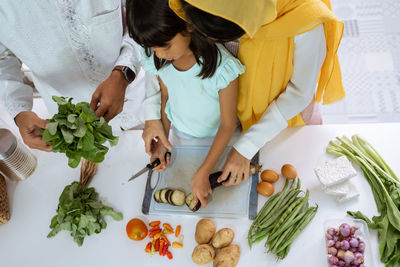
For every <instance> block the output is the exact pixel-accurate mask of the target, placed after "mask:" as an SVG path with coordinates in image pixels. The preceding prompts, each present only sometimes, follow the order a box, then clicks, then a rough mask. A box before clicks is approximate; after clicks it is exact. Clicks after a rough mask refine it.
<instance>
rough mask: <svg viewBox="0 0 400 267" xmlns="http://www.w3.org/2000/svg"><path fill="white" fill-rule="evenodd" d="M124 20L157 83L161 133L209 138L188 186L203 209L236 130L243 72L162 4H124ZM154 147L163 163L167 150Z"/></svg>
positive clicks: (132, 0) (142, 0)
mask: <svg viewBox="0 0 400 267" xmlns="http://www.w3.org/2000/svg"><path fill="white" fill-rule="evenodd" d="M126 20H127V26H128V32H129V35H130V36H131V37H132V38H133V39H134V40H135V41H136V42H137V43H138V44H139V45H141V46H142V47H143V48H144V49H143V52H144V54H145V56H144V57H143V58H144V59H143V60H144V62H143V68H144V70H145V71H146V72H150V73H152V74H154V75H157V76H158V78H159V83H160V88H161V120H162V123H163V126H164V129H165V131H166V133H168V132H169V130H170V126H171V124H172V125H173V127H174V129H175V130H176V132H177V133H178V135H179V134H181V135H184V136H190V137H194V138H202V137H207V136H215V137H214V141H213V143H212V146H211V148H210V151H209V153H208V155H207V157H206V159H205V160H204V162H203V164H202V165H201V167H200V168H199V169H198V170H197V172H196V174H195V176H194V177H193V180H192V193H193V195H194V198H195V199H194V200H195V201H196V200H200V201H201V203H202V205H203V206H205V205H206V198H207V195H208V194H209V193H210V192H211V188H210V184H209V180H208V176H209V174H210V173H211V172H212V170H213V168H214V166H215V164H216V163H217V161H218V159H219V158H220V156H221V155H222V153H223V151H224V150H225V148H226V146H227V145H228V143H229V141H230V139H231V138H232V135H233V133H234V131H235V128H236V118H237V117H236V111H237V92H238V76H239V75H240V74H242V73H243V72H244V70H245V68H244V66H243V65H242V64H241V63H240V61H239V60H238V59H236V58H235V57H233V56H232V55H231V54H229V52H228V51H227V50H226V49H225V48H224V47H223V45H221V44H218V43H215V42H213V41H210V40H208V39H207V38H206V37H205V36H202V35H201V34H199V33H198V32H197V31H193V30H192V29H190V28H189V27H188V25H187V24H186V22H185V21H184V20H182V19H180V18H179V17H178V16H177V15H176V14H175V13H174V12H173V11H172V10H171V9H170V8H169V6H168V0H152V1H149V0H127V1H126ZM154 145H155V149H154V150H153V151H152V157H151V160H154V159H155V158H160V160H161V161H163V158H164V154H165V152H166V151H167V149H166V148H165V147H164V146H163V145H162V144H161V142H158V143H155V144H154ZM168 163H169V159H167V161H166V164H161V165H160V167H159V168H157V169H156V170H158V171H163V170H164V169H165V167H166V165H168Z"/></svg>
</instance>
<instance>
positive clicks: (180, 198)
mask: <svg viewBox="0 0 400 267" xmlns="http://www.w3.org/2000/svg"><path fill="white" fill-rule="evenodd" d="M170 199H171V202H172V204H173V205H175V206H183V205H184V204H185V192H183V191H181V190H174V192H173V193H172V194H171V197H170Z"/></svg>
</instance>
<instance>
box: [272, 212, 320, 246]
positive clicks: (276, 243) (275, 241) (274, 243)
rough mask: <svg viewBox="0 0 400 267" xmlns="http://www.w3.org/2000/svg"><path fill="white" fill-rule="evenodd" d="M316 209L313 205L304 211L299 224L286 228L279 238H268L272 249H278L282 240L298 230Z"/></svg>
mask: <svg viewBox="0 0 400 267" xmlns="http://www.w3.org/2000/svg"><path fill="white" fill-rule="evenodd" d="M314 209H315V207H312V208H311V209H309V210H307V211H306V212H304V213H302V216H301V219H300V220H299V222H298V223H297V224H293V225H292V227H290V228H287V229H286V230H284V231H282V234H281V236H280V237H279V238H278V237H277V238H275V239H273V240H270V238H268V240H267V244H268V245H269V246H270V247H271V250H273V251H275V250H276V249H278V248H280V246H281V244H282V242H284V240H286V239H288V238H290V236H291V235H292V234H293V233H294V232H295V231H296V229H297V228H298V226H299V225H301V224H302V223H303V222H304V220H305V219H306V218H307V217H308V216H310V214H312V213H313V212H314Z"/></svg>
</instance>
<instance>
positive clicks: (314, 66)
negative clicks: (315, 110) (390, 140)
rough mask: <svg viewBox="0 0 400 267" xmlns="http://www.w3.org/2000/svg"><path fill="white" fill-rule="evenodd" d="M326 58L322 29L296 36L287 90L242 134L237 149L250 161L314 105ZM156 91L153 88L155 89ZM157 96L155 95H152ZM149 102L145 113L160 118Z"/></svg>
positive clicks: (154, 105) (156, 109)
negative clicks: (299, 114)
mask: <svg viewBox="0 0 400 267" xmlns="http://www.w3.org/2000/svg"><path fill="white" fill-rule="evenodd" d="M325 56H326V41H325V35H324V28H323V26H322V25H320V26H318V27H317V28H315V29H313V30H311V31H309V32H306V33H303V34H300V35H297V36H295V49H294V58H293V74H292V77H291V79H290V81H289V83H288V85H287V87H286V90H285V91H284V92H283V93H281V94H280V95H279V96H278V97H277V98H276V99H275V100H274V101H272V102H271V103H270V105H269V106H268V108H267V110H266V111H265V112H264V114H263V115H262V116H261V118H260V120H259V121H258V122H257V124H254V125H253V126H251V127H250V129H248V130H247V131H246V132H245V133H243V134H241V136H240V138H239V139H238V141H237V142H236V143H235V144H234V148H235V149H236V150H237V151H238V152H239V153H240V154H242V155H243V156H244V157H246V158H248V159H251V158H252V157H253V156H254V155H255V154H256V153H257V151H258V150H260V148H261V147H263V146H264V145H265V144H266V143H267V142H268V141H270V140H272V139H273V138H274V137H275V136H277V135H278V134H279V133H280V132H281V131H282V130H283V129H285V128H286V127H287V121H288V120H290V119H291V118H293V117H294V116H296V115H297V114H298V113H300V112H302V111H303V110H304V109H305V108H306V107H307V106H308V105H309V104H310V103H311V101H313V96H314V92H315V89H316V85H317V81H318V75H319V72H320V69H321V67H322V64H323V62H324V59H325ZM153 89H154V88H153ZM151 94H152V95H153V96H154V95H155V94H156V93H155V92H154V91H152V92H151ZM151 101H152V102H151V103H150V101H147V103H146V102H145V103H146V105H147V107H146V110H147V113H148V114H152V119H157V118H160V116H159V115H158V116H157V112H159V111H160V108H161V107H160V105H157V104H156V103H155V98H153V99H151Z"/></svg>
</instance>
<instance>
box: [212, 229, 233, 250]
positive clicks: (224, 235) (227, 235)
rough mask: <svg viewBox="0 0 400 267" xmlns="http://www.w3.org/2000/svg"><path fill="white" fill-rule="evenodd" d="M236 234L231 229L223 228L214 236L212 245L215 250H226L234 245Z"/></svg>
mask: <svg viewBox="0 0 400 267" xmlns="http://www.w3.org/2000/svg"><path fill="white" fill-rule="evenodd" d="M234 237H235V233H234V232H233V230H232V229H231V228H222V229H221V230H219V231H218V232H217V233H215V235H214V236H213V238H212V240H211V244H212V245H213V247H214V248H224V247H226V246H229V245H230V244H231V243H232V240H233V238H234Z"/></svg>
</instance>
